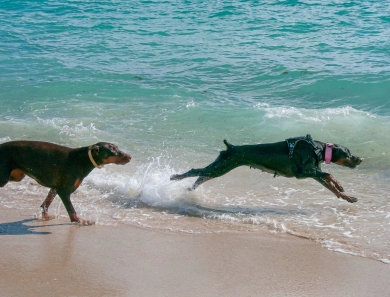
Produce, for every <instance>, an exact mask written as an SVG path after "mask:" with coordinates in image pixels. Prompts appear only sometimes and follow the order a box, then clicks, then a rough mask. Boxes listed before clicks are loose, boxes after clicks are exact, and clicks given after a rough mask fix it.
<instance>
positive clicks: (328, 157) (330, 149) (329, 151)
mask: <svg viewBox="0 0 390 297" xmlns="http://www.w3.org/2000/svg"><path fill="white" fill-rule="evenodd" d="M332 152H333V143H330V142H327V143H326V147H325V163H326V164H330V161H332Z"/></svg>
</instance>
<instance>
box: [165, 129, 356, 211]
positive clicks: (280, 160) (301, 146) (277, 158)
mask: <svg viewBox="0 0 390 297" xmlns="http://www.w3.org/2000/svg"><path fill="white" fill-rule="evenodd" d="M224 143H225V145H226V147H227V150H226V151H222V152H220V154H219V156H218V158H217V159H216V160H215V161H214V162H213V163H211V164H210V165H208V166H207V167H205V168H200V169H191V170H190V171H188V172H186V173H183V174H175V175H172V176H171V180H181V179H183V178H187V177H194V176H199V178H198V179H197V180H196V182H195V183H194V184H193V186H192V188H191V189H192V190H194V189H196V187H198V186H199V185H200V184H202V183H204V182H206V181H208V180H210V179H213V178H215V177H219V176H221V175H224V174H225V173H227V172H229V171H230V170H232V169H234V168H236V167H239V166H243V165H246V166H250V167H251V168H257V169H260V170H262V171H266V172H269V173H272V174H274V176H278V175H280V176H285V177H296V178H308V177H311V178H313V179H315V180H316V181H318V182H319V183H321V184H322V185H323V186H324V187H325V188H327V189H329V190H330V191H332V192H333V193H334V194H335V195H336V196H337V197H339V198H340V197H341V198H342V199H345V200H347V201H348V202H351V203H353V202H356V201H357V199H356V198H354V197H350V196H348V195H346V194H345V193H344V189H343V187H342V186H341V184H340V183H339V182H338V181H337V180H335V179H334V177H333V176H332V175H330V174H329V173H326V172H322V171H321V167H320V165H321V163H322V162H324V161H326V162H327V163H330V162H332V163H335V164H337V165H341V166H346V167H349V168H355V167H356V166H357V165H359V164H360V163H361V162H362V159H361V158H359V157H357V156H354V155H352V154H351V153H350V151H349V149H348V148H346V147H344V146H341V145H338V144H331V143H324V142H321V141H314V140H313V139H312V138H311V136H310V135H309V134H308V135H307V136H306V137H296V138H289V139H287V140H286V141H281V142H276V143H266V144H257V145H242V146H235V145H231V144H230V143H228V142H227V141H226V140H224Z"/></svg>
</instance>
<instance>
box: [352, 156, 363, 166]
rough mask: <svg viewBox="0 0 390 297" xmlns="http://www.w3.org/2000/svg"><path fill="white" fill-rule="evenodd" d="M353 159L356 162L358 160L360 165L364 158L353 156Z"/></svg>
mask: <svg viewBox="0 0 390 297" xmlns="http://www.w3.org/2000/svg"><path fill="white" fill-rule="evenodd" d="M352 160H353V161H354V162H356V163H357V164H358V165H359V164H360V163H362V162H363V159H362V158H359V157H356V156H353V157H352Z"/></svg>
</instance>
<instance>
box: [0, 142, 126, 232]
mask: <svg viewBox="0 0 390 297" xmlns="http://www.w3.org/2000/svg"><path fill="white" fill-rule="evenodd" d="M130 160H131V156H130V155H129V154H126V153H124V152H122V151H120V150H119V149H118V147H117V146H116V145H113V144H111V143H107V142H99V143H96V144H94V145H91V146H86V147H81V148H75V149H72V148H69V147H65V146H60V145H57V144H54V143H49V142H41V141H10V142H5V143H2V144H0V187H4V186H5V185H6V184H7V183H8V181H21V180H22V179H23V178H24V177H25V176H26V175H28V176H30V177H31V178H33V179H35V180H36V181H37V182H38V183H39V184H41V185H42V186H44V187H48V188H50V191H49V194H48V195H47V197H46V199H45V201H44V202H43V204H42V205H41V207H42V209H43V211H42V218H43V219H44V220H49V219H51V218H52V217H51V216H49V214H48V208H49V206H50V204H51V202H52V201H53V199H54V197H55V196H56V194H57V193H58V195H59V196H60V198H61V200H62V202H63V203H64V205H65V208H66V210H67V212H68V214H69V217H70V220H71V222H77V223H79V224H81V225H89V224H91V222H89V221H86V220H83V219H80V218H79V217H78V216H77V214H76V211H75V210H74V208H73V205H72V202H71V201H70V194H72V193H73V192H74V191H75V190H76V189H77V188H78V187H79V186H80V185H81V183H82V181H83V179H84V178H85V177H86V176H87V175H88V174H89V173H90V172H91V171H92V169H94V168H95V167H97V168H101V167H103V165H105V164H110V163H114V164H121V165H124V164H126V163H128V162H130Z"/></svg>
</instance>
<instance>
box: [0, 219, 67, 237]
mask: <svg viewBox="0 0 390 297" xmlns="http://www.w3.org/2000/svg"><path fill="white" fill-rule="evenodd" d="M29 222H38V221H37V219H25V220H22V221H17V222H9V223H0V236H1V235H29V234H35V235H46V234H51V232H46V231H42V232H41V231H35V229H37V228H42V227H49V226H59V225H64V224H54V225H35V226H31V225H27V223H29Z"/></svg>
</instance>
